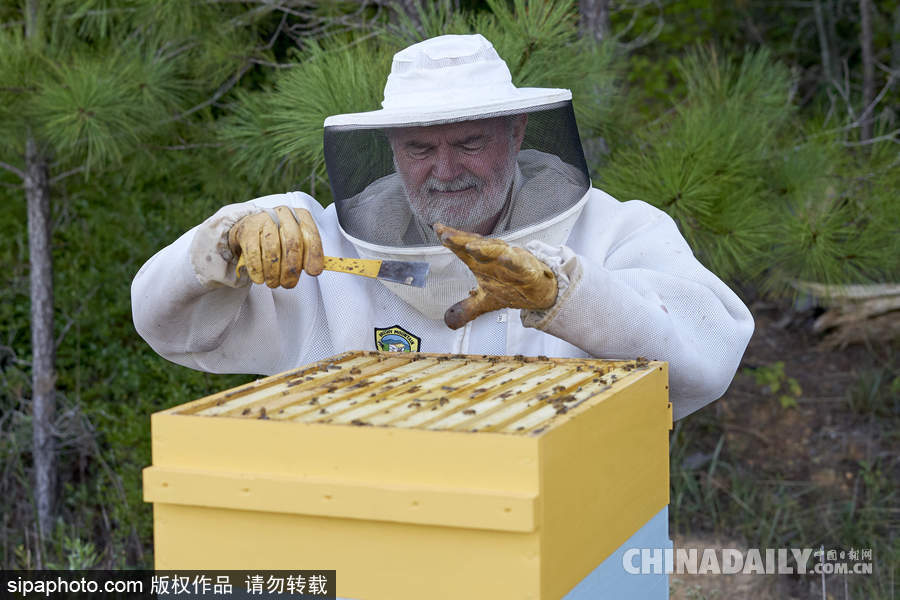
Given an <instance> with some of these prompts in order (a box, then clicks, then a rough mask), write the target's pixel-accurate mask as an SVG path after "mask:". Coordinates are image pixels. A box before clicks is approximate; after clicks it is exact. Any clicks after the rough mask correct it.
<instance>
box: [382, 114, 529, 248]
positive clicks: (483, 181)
mask: <svg viewBox="0 0 900 600" xmlns="http://www.w3.org/2000/svg"><path fill="white" fill-rule="evenodd" d="M525 123H526V117H524V116H518V117H498V118H494V119H480V120H474V121H464V122H461V123H451V124H447V125H434V126H431V127H407V128H402V129H395V130H392V131H391V132H390V134H389V139H390V142H391V148H392V149H393V152H394V165H395V167H396V169H397V172H398V173H400V176H401V177H402V178H403V183H404V185H405V187H406V191H407V194H408V195H409V201H410V205H411V206H412V209H413V210H414V211H415V212H416V213H417V214H418V215H419V217H420V218H421V219H422V220H423V221H425V222H426V223H428V224H429V225H431V224H434V223H438V222H439V223H443V224H445V225H449V226H451V227H454V228H456V229H462V230H464V231H471V232H475V233H480V234H488V233H490V232H491V231H492V230H493V228H494V225H495V224H496V223H497V219H498V218H499V216H500V213H501V212H502V210H503V206H504V204H505V203H506V198H507V193H508V191H509V187H510V184H511V182H512V177H513V174H514V172H515V164H516V156H517V155H518V153H519V147H520V146H521V144H522V138H523V137H524V133H525Z"/></svg>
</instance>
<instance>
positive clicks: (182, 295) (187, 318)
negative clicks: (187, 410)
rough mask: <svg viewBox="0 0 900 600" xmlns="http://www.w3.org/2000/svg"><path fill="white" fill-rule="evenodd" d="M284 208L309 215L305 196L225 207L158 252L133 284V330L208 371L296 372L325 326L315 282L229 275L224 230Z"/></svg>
mask: <svg viewBox="0 0 900 600" xmlns="http://www.w3.org/2000/svg"><path fill="white" fill-rule="evenodd" d="M279 205H288V206H293V207H296V208H306V209H308V210H310V211H311V212H312V213H313V215H314V216H315V215H316V214H317V212H321V208H320V207H319V206H318V204H317V203H315V201H314V200H313V199H312V198H310V197H309V196H306V195H305V194H299V193H293V194H278V195H274V196H266V197H263V198H259V199H257V200H254V201H251V202H246V203H242V204H234V205H230V206H226V207H224V208H222V209H221V210H220V211H218V212H217V213H216V214H215V215H213V216H212V217H210V218H209V219H207V221H205V222H204V223H202V224H201V225H199V226H197V227H195V228H193V229H191V230H190V231H188V232H187V233H185V234H184V235H182V236H181V237H180V238H178V239H177V240H176V241H175V242H174V243H172V244H171V245H169V246H167V247H166V248H163V249H162V250H161V251H159V252H158V253H157V254H156V255H154V256H153V257H152V258H150V260H148V261H147V263H146V264H144V266H143V267H141V269H140V271H138V274H137V275H136V276H135V278H134V281H133V282H132V285H131V305H132V315H133V319H134V325H135V328H136V329H137V331H138V333H139V334H140V335H141V337H143V338H144V340H146V341H147V343H148V344H150V346H151V347H152V348H153V349H154V350H155V351H156V352H157V353H159V354H160V355H162V356H163V357H165V358H167V359H168V360H171V361H172V362H175V363H178V364H181V365H184V366H187V367H191V368H194V369H200V370H204V371H209V372H213V373H259V374H272V373H279V372H281V371H284V370H286V369H289V368H292V367H295V366H296V365H297V364H299V363H298V361H299V360H300V358H301V356H302V354H303V352H304V351H305V348H304V343H305V341H306V340H309V339H311V336H310V335H309V334H310V332H312V331H317V330H318V331H322V330H323V329H325V328H327V326H326V324H325V319H324V312H323V310H322V301H321V296H320V292H319V286H318V282H317V281H316V280H315V278H313V277H310V276H309V275H307V274H306V273H303V274H302V275H301V279H300V282H299V283H298V284H297V286H296V287H295V288H293V289H290V290H288V289H284V288H276V289H270V288H268V287H266V286H263V285H250V284H249V281H248V280H247V278H246V275H244V277H243V278H242V280H238V279H236V278H235V277H234V264H233V263H234V261H233V260H232V258H231V257H230V254H229V252H228V251H227V242H226V236H227V233H228V229H229V228H230V226H231V225H232V224H233V223H234V222H235V221H237V220H238V219H240V218H241V217H243V216H245V215H247V214H252V213H254V212H259V211H260V210H262V209H264V208H272V207H275V206H279Z"/></svg>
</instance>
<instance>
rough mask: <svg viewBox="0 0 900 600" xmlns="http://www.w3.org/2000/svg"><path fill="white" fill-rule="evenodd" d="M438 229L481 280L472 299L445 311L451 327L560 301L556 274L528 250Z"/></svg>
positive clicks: (442, 226)
mask: <svg viewBox="0 0 900 600" xmlns="http://www.w3.org/2000/svg"><path fill="white" fill-rule="evenodd" d="M434 231H435V233H437V235H438V237H440V239H441V243H442V244H444V246H446V247H447V248H449V249H450V250H452V251H453V253H454V254H456V255H457V256H458V257H459V258H460V259H461V260H462V261H463V262H464V263H466V266H468V267H469V269H470V270H471V271H472V273H474V275H475V279H476V280H477V281H478V287H477V288H476V289H474V290H472V291H470V292H469V297H468V298H466V299H465V300H462V301H460V302H457V303H456V304H454V305H453V306H451V307H450V308H448V309H447V312H446V313H445V314H444V322H445V323H446V324H447V326H448V327H450V328H451V329H459V328H460V327H462V326H463V325H465V324H466V323H468V322H469V321H471V320H473V319H475V318H477V317H479V316H480V315H483V314H484V313H486V312H491V311H494V310H499V309H501V308H522V309H532V310H540V309H545V308H550V307H551V306H553V304H554V302H556V294H557V292H558V286H557V282H556V275H554V274H553V271H551V270H550V267H548V266H547V265H545V264H544V263H543V262H541V261H540V260H538V259H537V258H536V257H535V256H534V255H533V254H532V253H531V252H529V251H528V250H525V249H524V248H518V247H515V246H510V245H509V244H507V243H506V242H504V241H503V240H497V239H493V238H485V237H482V236H480V235H478V234H477V233H468V232H465V231H459V230H458V229H453V228H452V227H447V226H446V225H442V224H441V223H435V225H434Z"/></svg>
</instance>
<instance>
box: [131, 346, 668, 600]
mask: <svg viewBox="0 0 900 600" xmlns="http://www.w3.org/2000/svg"><path fill="white" fill-rule="evenodd" d="M671 423H672V412H671V405H670V404H669V402H668V385H667V365H666V364H665V363H662V362H648V361H646V360H643V359H638V360H634V361H606V360H592V359H590V360H589V359H547V358H546V357H536V358H529V357H521V356H515V357H509V356H506V357H497V356H466V355H438V354H416V353H384V352H348V353H344V354H341V355H338V356H335V357H332V358H330V359H327V360H323V361H320V362H318V363H315V364H312V365H308V366H305V367H301V368H298V369H295V370H292V371H289V372H286V373H283V374H281V375H277V376H273V377H268V378H266V379H261V380H259V381H257V382H255V383H252V384H250V385H247V386H244V387H241V388H236V389H233V390H229V391H226V392H222V393H220V394H216V395H213V396H209V397H207V398H202V399H200V400H196V401H194V402H190V403H188V404H184V405H182V406H178V407H175V408H172V409H169V410H166V411H162V412H159V413H156V414H154V415H153V417H152V439H153V442H152V444H153V465H152V466H151V467H148V468H147V469H146V470H145V471H144V497H145V500H146V501H148V502H152V503H153V504H154V507H153V508H154V528H155V557H156V567H157V569H267V570H272V569H335V570H336V571H337V595H338V596H339V597H349V598H364V599H366V600H378V599H391V600H404V599H412V598H415V599H421V598H531V599H551V598H552V599H554V600H555V599H558V598H560V597H562V596H563V595H565V594H566V593H567V592H568V591H569V590H571V589H572V587H573V586H574V585H576V584H577V583H578V582H579V581H581V580H582V579H583V578H584V577H585V576H586V575H587V574H589V573H590V572H591V571H592V569H594V568H595V567H596V566H597V565H599V564H600V563H601V562H602V561H603V560H604V559H606V558H607V557H609V556H610V554H612V553H613V551H614V550H616V549H617V548H618V547H619V546H620V545H622V544H623V542H625V540H627V539H628V538H629V536H630V535H631V534H632V533H634V532H635V531H637V530H638V529H639V528H641V526H643V525H644V524H645V523H647V522H648V520H649V519H650V518H651V517H653V516H654V515H656V514H657V513H659V512H660V510H661V509H663V508H664V507H665V506H666V505H667V504H668V495H669V476H668V431H669V429H670V428H671Z"/></svg>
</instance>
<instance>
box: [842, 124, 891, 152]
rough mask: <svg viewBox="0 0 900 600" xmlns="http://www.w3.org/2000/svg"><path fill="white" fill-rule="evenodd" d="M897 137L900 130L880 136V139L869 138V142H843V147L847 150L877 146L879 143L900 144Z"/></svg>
mask: <svg viewBox="0 0 900 600" xmlns="http://www.w3.org/2000/svg"><path fill="white" fill-rule="evenodd" d="M897 136H900V129H895V130H893V131H892V132H890V133H886V134H884V135H879V136H878V137H873V138H869V139H867V140H862V141H861V142H841V145H842V146H845V147H847V148H853V147H857V146H871V145H872V144H876V143H878V142H897V143H900V140H898V139H897Z"/></svg>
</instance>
